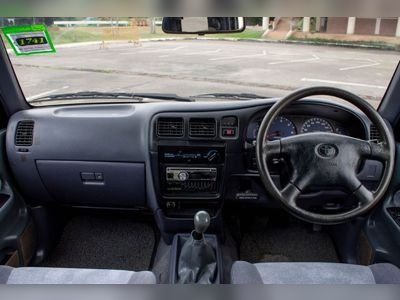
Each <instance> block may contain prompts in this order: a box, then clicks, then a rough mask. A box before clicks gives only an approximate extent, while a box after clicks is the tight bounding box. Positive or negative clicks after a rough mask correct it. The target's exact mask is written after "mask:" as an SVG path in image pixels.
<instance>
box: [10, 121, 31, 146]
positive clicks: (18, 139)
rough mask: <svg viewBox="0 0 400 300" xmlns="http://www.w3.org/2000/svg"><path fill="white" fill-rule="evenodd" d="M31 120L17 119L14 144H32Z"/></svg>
mask: <svg viewBox="0 0 400 300" xmlns="http://www.w3.org/2000/svg"><path fill="white" fill-rule="evenodd" d="M34 124H35V123H34V122H33V121H28V120H27V121H19V122H18V124H17V129H16V131H15V141H14V143H15V146H22V147H28V146H32V144H33V128H34Z"/></svg>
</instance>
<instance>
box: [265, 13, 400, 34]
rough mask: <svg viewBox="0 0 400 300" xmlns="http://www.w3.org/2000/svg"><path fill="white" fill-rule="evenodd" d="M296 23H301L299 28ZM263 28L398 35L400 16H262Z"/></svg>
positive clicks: (289, 30)
mask: <svg viewBox="0 0 400 300" xmlns="http://www.w3.org/2000/svg"><path fill="white" fill-rule="evenodd" d="M298 24H301V27H300V28H299V27H298ZM263 28H264V29H265V30H267V29H268V30H267V31H270V29H272V31H281V32H289V33H290V32H293V31H303V32H305V33H307V32H321V33H330V34H355V35H378V36H389V37H400V17H393V18H357V17H290V18H288V17H263Z"/></svg>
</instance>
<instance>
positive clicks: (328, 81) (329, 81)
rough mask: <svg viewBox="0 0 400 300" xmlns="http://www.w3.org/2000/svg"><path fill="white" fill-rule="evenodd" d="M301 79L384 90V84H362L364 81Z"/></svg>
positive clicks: (303, 79)
mask: <svg viewBox="0 0 400 300" xmlns="http://www.w3.org/2000/svg"><path fill="white" fill-rule="evenodd" d="M301 81H307V82H320V83H328V84H338V85H349V86H358V87H366V88H372V89H384V90H386V86H382V85H373V84H364V83H355V82H344V81H333V80H324V79H314V78H302V79H301Z"/></svg>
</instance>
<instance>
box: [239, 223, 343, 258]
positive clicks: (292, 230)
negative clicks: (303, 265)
mask: <svg viewBox="0 0 400 300" xmlns="http://www.w3.org/2000/svg"><path fill="white" fill-rule="evenodd" d="M240 259H241V260H244V261H248V262H251V263H257V262H338V257H337V254H336V251H335V248H334V244H333V242H332V239H331V238H330V236H329V235H328V234H327V233H325V232H323V231H322V232H313V231H312V230H310V229H309V228H307V227H306V225H304V224H301V223H299V224H297V223H296V224H289V225H282V224H278V225H277V224H269V223H268V222H264V223H263V222H255V223H254V224H253V225H252V227H251V228H250V229H249V230H247V231H246V233H245V234H244V236H243V239H242V243H241V246H240Z"/></svg>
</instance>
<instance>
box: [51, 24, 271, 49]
mask: <svg viewBox="0 0 400 300" xmlns="http://www.w3.org/2000/svg"><path fill="white" fill-rule="evenodd" d="M49 32H50V35H51V37H52V40H53V42H54V44H55V45H59V44H66V43H79V42H92V41H103V40H105V41H110V40H138V39H149V38H168V37H193V38H194V37H197V35H179V34H176V35H174V34H165V33H164V32H162V31H161V28H159V27H158V28H157V30H156V33H153V34H152V33H150V30H149V28H148V27H137V28H134V29H132V28H131V27H128V28H124V27H120V28H119V29H114V30H111V29H110V28H93V27H80V28H68V29H67V28H54V27H53V28H49ZM262 33H263V32H262V31H259V30H254V29H246V30H245V31H244V32H241V33H234V34H213V35H207V36H208V37H216V38H243V39H258V38H261V36H262Z"/></svg>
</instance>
